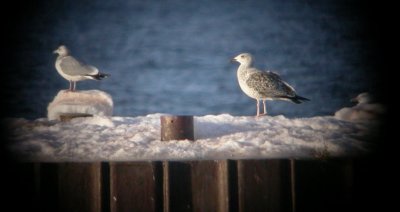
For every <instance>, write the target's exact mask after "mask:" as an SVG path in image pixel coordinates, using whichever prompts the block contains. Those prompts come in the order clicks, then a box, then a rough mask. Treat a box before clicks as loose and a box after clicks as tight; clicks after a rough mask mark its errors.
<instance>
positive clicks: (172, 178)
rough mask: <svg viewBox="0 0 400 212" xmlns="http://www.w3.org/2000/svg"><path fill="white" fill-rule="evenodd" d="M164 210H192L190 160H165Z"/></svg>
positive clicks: (165, 211)
mask: <svg viewBox="0 0 400 212" xmlns="http://www.w3.org/2000/svg"><path fill="white" fill-rule="evenodd" d="M163 171H164V173H163V176H164V177H163V183H164V191H163V193H164V212H170V211H171V212H172V211H173V212H175V211H192V208H193V203H192V188H191V166H190V163H189V162H174V161H164V162H163Z"/></svg>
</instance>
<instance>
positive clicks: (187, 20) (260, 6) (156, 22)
mask: <svg viewBox="0 0 400 212" xmlns="http://www.w3.org/2000/svg"><path fill="white" fill-rule="evenodd" d="M31 4H32V7H33V9H32V10H29V13H28V14H27V15H26V17H22V18H21V21H20V22H19V24H20V26H18V29H17V30H18V35H17V39H18V44H17V47H16V50H15V51H14V52H13V56H14V58H15V61H18V62H14V64H13V66H12V67H8V70H7V71H8V72H9V73H10V76H9V77H10V78H9V79H10V80H9V84H8V85H7V86H8V89H9V90H10V94H9V95H11V96H12V98H8V99H7V100H6V101H7V104H9V105H10V106H11V107H13V108H14V110H13V112H12V114H9V115H10V116H17V117H26V118H38V117H45V116H46V114H47V111H46V108H47V105H48V103H49V102H50V101H51V100H52V99H53V98H54V96H55V95H56V94H57V92H58V91H59V90H60V89H66V88H68V82H67V81H65V80H64V79H63V78H62V77H61V76H59V75H58V73H57V72H56V70H55V68H54V61H55V58H56V55H53V54H52V51H53V50H54V49H56V48H57V46H58V45H59V44H60V43H63V44H65V45H67V46H68V47H69V48H70V50H71V51H72V54H73V55H74V56H76V57H77V58H79V59H81V60H83V61H84V62H86V63H89V64H92V65H95V66H96V67H98V68H99V69H100V70H102V71H103V72H106V73H109V74H111V77H110V78H107V79H105V80H103V81H101V82H96V81H84V82H78V84H77V86H78V89H100V90H103V91H105V92H108V93H109V94H111V95H112V97H113V100H114V115H116V116H137V115H145V114H149V113H156V112H161V113H173V114H193V115H205V114H219V113H230V114H232V115H254V114H255V112H256V111H255V101H254V100H253V99H250V98H249V97H247V96H246V95H244V94H243V93H242V91H241V90H240V88H239V86H238V83H237V79H236V70H237V67H238V64H232V63H230V59H231V58H232V57H233V56H236V55H237V54H239V53H242V52H250V53H252V54H253V56H254V57H255V66H257V67H259V68H261V69H270V70H275V71H276V72H278V73H279V74H280V75H281V76H282V78H283V79H285V80H286V81H287V82H289V83H290V84H291V85H292V86H293V87H294V88H295V89H296V90H297V92H298V94H299V95H301V96H305V97H307V98H310V99H311V100H312V101H310V102H306V103H304V104H300V105H296V104H293V103H290V102H280V101H275V102H268V103H267V107H268V111H269V113H270V114H272V115H278V114H284V115H286V116H289V117H310V116H316V115H331V114H333V113H334V112H335V111H336V110H338V109H340V108H342V107H344V106H349V105H351V103H350V102H349V99H350V98H352V97H354V96H356V95H357V94H358V93H361V92H364V91H373V90H374V75H373V72H372V71H371V61H369V60H368V58H369V54H370V48H369V44H370V43H369V41H368V39H367V38H365V35H364V33H365V28H364V27H365V23H364V22H365V20H364V19H363V18H362V16H360V14H361V13H360V11H359V9H358V7H357V5H356V3H355V2H352V1H294V0H293V1H273V0H268V1H214V0H209V1H179V0H165V1H106V0H104V1H55V2H45V1H44V2H40V3H39V4H35V3H31Z"/></svg>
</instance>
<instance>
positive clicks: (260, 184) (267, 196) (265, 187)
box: [238, 160, 291, 211]
mask: <svg viewBox="0 0 400 212" xmlns="http://www.w3.org/2000/svg"><path fill="white" fill-rule="evenodd" d="M238 193H239V211H290V210H291V198H290V165H289V161H288V160H240V161H238Z"/></svg>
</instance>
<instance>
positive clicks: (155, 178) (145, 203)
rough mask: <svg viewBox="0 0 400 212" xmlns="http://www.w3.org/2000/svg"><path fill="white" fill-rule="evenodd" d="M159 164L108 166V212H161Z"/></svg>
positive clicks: (134, 163) (119, 163)
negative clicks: (109, 207)
mask: <svg viewBox="0 0 400 212" xmlns="http://www.w3.org/2000/svg"><path fill="white" fill-rule="evenodd" d="M161 168H162V167H161V163H159V162H150V161H143V162H111V163H110V175H111V177H110V180H111V182H110V186H111V195H110V202H111V211H112V212H117V211H162V207H163V206H162V202H163V201H162V187H161V186H162V182H161V180H162V176H161V174H162V173H161V172H162V170H161Z"/></svg>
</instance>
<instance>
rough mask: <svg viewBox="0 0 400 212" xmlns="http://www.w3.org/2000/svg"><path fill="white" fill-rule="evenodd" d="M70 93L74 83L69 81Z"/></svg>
mask: <svg viewBox="0 0 400 212" xmlns="http://www.w3.org/2000/svg"><path fill="white" fill-rule="evenodd" d="M68 90H69V91H72V81H69V89H68Z"/></svg>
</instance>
